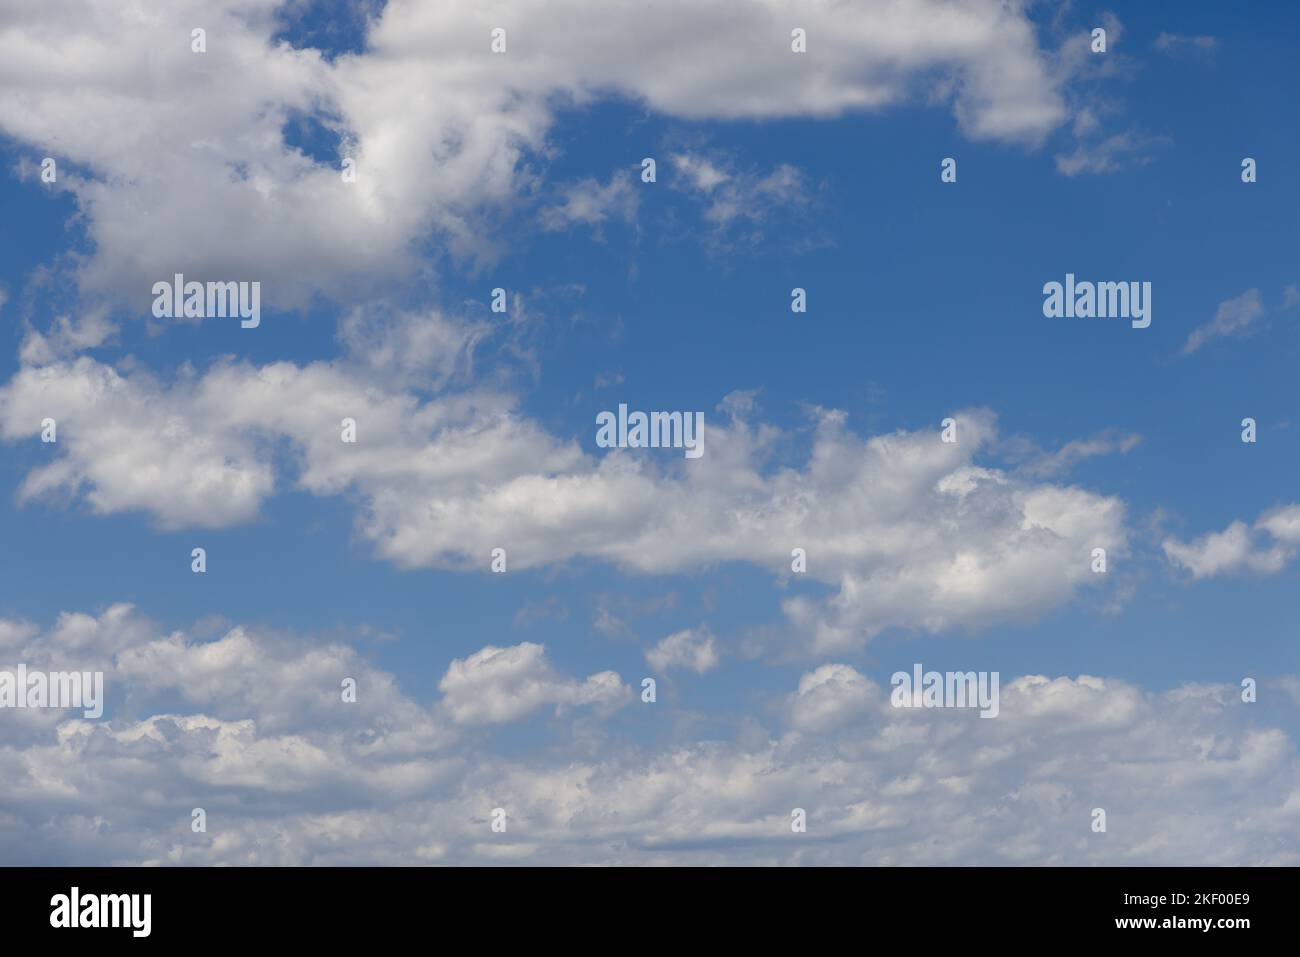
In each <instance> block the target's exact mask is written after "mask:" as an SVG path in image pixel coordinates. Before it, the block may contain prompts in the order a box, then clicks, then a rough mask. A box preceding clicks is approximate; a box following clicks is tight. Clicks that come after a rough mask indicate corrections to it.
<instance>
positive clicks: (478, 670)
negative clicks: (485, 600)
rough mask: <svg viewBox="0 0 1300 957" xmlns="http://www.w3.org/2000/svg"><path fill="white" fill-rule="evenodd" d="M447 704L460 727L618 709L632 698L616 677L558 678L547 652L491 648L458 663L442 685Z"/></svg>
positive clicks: (526, 644)
mask: <svg viewBox="0 0 1300 957" xmlns="http://www.w3.org/2000/svg"><path fill="white" fill-rule="evenodd" d="M438 690H439V691H441V692H442V694H443V698H442V704H443V707H444V708H445V709H446V711H447V713H448V715H450V717H451V720H452V721H454V722H455V723H456V724H500V723H503V722H507V721H517V720H519V719H520V718H523V717H525V716H527V715H529V714H532V713H533V712H534V711H537V710H538V709H540V708H542V707H545V706H548V705H554V706H555V707H556V708H566V707H576V706H578V705H599V706H603V707H606V708H608V707H610V706H617V705H618V704H620V703H623V702H624V701H625V700H626V699H627V698H628V696H629V695H630V694H631V690H630V689H629V688H628V686H627V685H625V684H623V682H622V681H621V680H620V678H619V676H618V675H617V674H616V673H614V672H612V671H602V672H600V673H599V674H594V675H591V676H590V677H588V678H587V679H586V680H585V681H575V680H573V679H569V678H564V677H562V676H561V675H559V674H557V673H556V672H555V670H554V669H553V668H552V667H551V665H550V663H549V662H548V661H547V660H546V649H545V648H543V647H542V646H541V645H537V644H533V643H532V642H529V641H525V642H523V643H522V644H518V645H514V646H513V647H510V648H497V647H494V646H492V645H488V646H487V647H486V648H483V649H482V650H481V651H477V652H475V653H474V654H472V655H470V656H469V657H468V658H465V659H463V660H462V659H460V658H457V659H456V660H455V661H453V662H452V663H451V666H450V667H448V669H447V673H446V674H445V675H443V677H442V680H441V681H440V682H439V683H438Z"/></svg>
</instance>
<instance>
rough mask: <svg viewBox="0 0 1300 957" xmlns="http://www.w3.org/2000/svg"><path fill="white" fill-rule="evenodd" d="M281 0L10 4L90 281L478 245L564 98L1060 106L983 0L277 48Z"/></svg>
mask: <svg viewBox="0 0 1300 957" xmlns="http://www.w3.org/2000/svg"><path fill="white" fill-rule="evenodd" d="M279 5H280V4H279V3H278V2H277V0H219V2H215V3H214V2H211V0H178V2H175V3H169V4H168V5H167V6H166V8H165V9H153V8H148V9H146V8H145V7H132V6H130V5H127V6H123V5H122V4H120V3H115V2H110V0H51V2H48V3H43V4H40V5H38V6H33V5H31V4H27V3H23V2H21V0H4V2H2V3H0V24H3V26H0V83H3V85H4V86H5V88H6V89H7V90H8V91H10V93H11V95H10V96H6V97H5V98H4V99H3V101H0V131H3V132H4V133H5V134H7V135H9V136H11V137H13V138H14V139H15V140H17V141H19V142H20V143H25V144H30V145H31V146H32V147H33V148H35V149H38V150H40V151H42V152H41V153H40V154H38V155H37V156H35V157H34V159H39V157H40V156H43V155H46V152H48V153H49V154H50V155H53V156H54V157H55V158H56V159H57V160H58V161H59V162H60V164H61V169H62V175H61V177H60V181H59V184H58V188H61V189H66V190H69V191H70V192H71V193H72V194H73V195H74V196H75V197H76V200H77V202H78V204H79V206H80V208H81V211H82V213H83V214H84V222H85V225H86V229H87V231H88V234H89V238H90V240H91V242H92V244H93V247H94V254H93V256H92V257H91V258H90V259H89V261H88V262H87V263H86V265H85V269H84V272H83V273H82V280H83V286H84V289H85V290H86V291H87V292H89V293H98V294H105V295H109V296H114V297H115V298H116V299H117V300H118V301H119V302H123V303H125V304H126V305H128V306H129V307H130V308H131V309H132V310H133V311H135V312H136V313H142V312H144V310H145V309H146V308H147V306H148V302H149V298H148V290H149V289H150V286H151V285H152V283H153V282H155V281H157V280H159V279H162V278H166V277H169V276H170V275H171V274H172V273H173V272H177V271H179V272H184V273H186V274H187V275H188V276H189V277H190V278H198V279H238V280H261V281H264V284H265V288H264V295H265V296H266V298H267V301H268V302H272V303H278V304H297V305H303V304H306V303H307V302H309V301H310V299H311V297H312V296H313V295H314V294H316V293H324V294H326V295H331V296H335V297H339V298H343V299H347V300H350V301H353V302H357V301H360V300H361V299H362V298H363V297H366V296H368V295H370V294H372V293H373V292H374V291H375V289H377V288H381V287H382V286H383V284H385V283H390V282H392V281H393V280H394V279H396V278H399V277H403V276H409V275H411V274H412V272H413V270H414V268H415V264H416V261H417V244H418V243H420V242H421V241H422V240H424V239H425V238H427V237H430V236H433V237H436V238H437V239H438V240H439V241H440V243H441V245H442V246H443V248H450V249H452V250H453V251H455V252H457V253H458V254H474V255H480V254H482V255H490V254H491V253H492V250H493V248H494V244H493V239H492V237H491V236H489V235H485V234H486V233H487V232H490V230H487V229H486V227H487V224H488V220H487V219H485V218H484V216H485V214H487V213H488V212H489V211H490V210H492V209H500V208H504V207H506V206H508V205H510V204H512V203H514V202H515V201H516V198H517V196H518V195H519V194H520V192H521V191H523V190H522V188H524V187H526V186H527V185H528V183H529V180H530V179H531V177H533V176H534V175H535V173H533V172H532V171H530V170H529V169H527V168H526V167H525V164H524V163H523V162H522V160H523V158H524V157H525V154H526V153H528V152H529V151H532V150H540V149H542V148H543V147H544V146H545V141H546V135H547V132H548V130H549V128H550V125H551V122H552V119H553V115H554V111H555V109H556V108H557V105H558V104H574V103H579V104H581V103H585V102H588V101H590V100H592V99H593V98H596V97H599V96H603V95H607V94H616V95H621V96H626V97H629V98H632V99H634V100H638V101H642V102H644V103H645V104H646V105H647V106H648V107H650V108H651V109H653V110H655V111H658V112H661V113H664V114H667V115H671V116H679V117H688V118H692V119H705V118H712V119H736V118H763V117H785V116H832V115H836V114H839V113H842V112H844V111H847V110H864V109H879V108H882V107H886V106H889V105H891V104H895V103H898V102H900V101H902V100H903V99H905V98H906V97H907V96H908V95H909V94H910V93H911V92H912V91H913V90H914V89H915V88H916V87H917V86H918V85H920V86H922V87H925V86H926V85H927V84H928V85H929V86H930V87H931V88H932V89H931V93H932V94H935V95H942V96H943V97H945V98H947V99H949V100H950V101H951V103H952V105H953V109H954V111H955V113H956V116H957V118H958V121H959V123H960V125H961V127H962V128H963V129H964V131H965V132H966V133H967V134H968V135H970V136H972V137H979V138H996V139H1006V140H1023V141H1029V142H1037V141H1039V140H1041V139H1042V137H1043V136H1044V135H1045V134H1046V133H1047V132H1048V131H1050V130H1051V129H1052V128H1053V127H1055V126H1056V125H1057V124H1058V123H1060V122H1061V121H1062V120H1063V119H1064V108H1063V106H1062V102H1061V97H1060V94H1059V93H1058V92H1057V90H1056V80H1055V77H1054V76H1053V75H1052V74H1051V73H1050V72H1049V70H1048V68H1047V65H1046V63H1047V59H1048V57H1047V55H1046V54H1045V53H1044V52H1043V51H1041V50H1040V49H1039V47H1038V43H1037V40H1036V37H1035V33H1034V28H1033V26H1032V24H1031V23H1030V22H1029V21H1028V19H1027V18H1026V17H1025V15H1024V13H1023V11H1021V10H1020V9H1019V8H1018V7H1017V6H1015V5H1007V4H1004V3H1000V2H996V0H917V2H914V3H909V4H897V3H890V2H883V0H882V2H870V3H857V4H850V5H836V4H815V5H811V6H809V5H806V4H801V3H796V2H794V0H778V2H758V0H742V2H740V3H736V2H734V0H708V2H700V0H664V2H659V3H656V4H655V5H654V8H653V10H647V8H646V7H645V5H644V4H642V3H640V2H639V0H612V2H611V0H600V2H594V0H558V2H554V3H548V4H545V5H537V4H522V5H521V4H518V3H515V2H510V0H472V2H471V0H455V2H444V3H438V4H427V3H421V2H406V0H392V2H389V3H387V4H386V5H385V6H384V8H383V10H382V12H381V13H380V14H379V16H378V18H377V19H376V20H374V21H373V23H372V25H371V27H370V30H369V34H368V36H367V39H366V44H365V47H364V49H363V50H362V51H361V52H358V53H346V54H342V55H339V56H337V57H334V58H333V59H326V58H324V57H322V56H321V55H320V53H319V52H318V51H316V50H312V49H294V48H292V47H291V46H290V45H289V44H288V43H286V42H278V43H272V41H271V38H272V37H273V36H274V35H276V33H277V30H278V29H279V27H280V22H279V21H278V20H277V18H276V11H277V8H278V7H279ZM196 25H202V27H203V28H204V29H205V30H206V31H207V52H206V53H202V54H199V53H193V52H191V50H190V31H191V29H193V28H194V27H195V26H196ZM498 26H501V27H505V28H506V29H507V32H508V52H507V53H505V54H501V55H494V54H493V53H491V52H490V50H489V32H490V30H491V29H492V28H494V27H498ZM795 26H799V27H802V28H803V29H805V30H807V32H808V37H809V41H808V42H809V52H808V53H807V54H802V55H798V54H793V53H791V52H790V31H791V29H792V28H793V27H795ZM303 117H306V118H309V119H310V120H311V121H314V122H315V123H316V124H317V126H318V127H319V129H320V130H321V131H323V133H324V134H326V137H327V138H328V137H329V136H333V137H336V138H337V139H338V144H339V145H338V147H337V151H338V152H339V153H342V154H345V155H347V156H350V157H352V158H354V159H355V160H356V161H357V164H358V165H357V169H358V177H357V180H356V182H355V183H350V184H349V183H344V182H343V181H342V179H341V177H340V175H339V167H338V159H337V158H336V157H332V156H331V157H327V158H326V161H322V162H318V161H317V160H316V159H315V158H313V157H312V156H309V155H307V154H306V153H304V152H302V151H301V150H299V149H297V148H294V147H291V146H290V145H288V143H287V142H286V138H285V136H284V133H283V130H284V128H285V127H286V125H287V124H290V123H298V122H299V121H300V120H301V119H302V118H303ZM329 149H334V147H329ZM33 168H34V167H33V166H32V164H30V163H29V164H28V169H29V171H30V170H31V169H33ZM29 175H34V174H32V173H30V172H29ZM564 209H565V210H567V212H568V214H569V215H570V218H577V219H579V220H582V219H584V218H586V219H589V218H590V216H591V215H593V214H592V212H591V207H590V206H588V205H584V204H583V203H579V204H578V205H576V206H575V205H574V204H573V203H570V204H569V205H567V206H566V207H564Z"/></svg>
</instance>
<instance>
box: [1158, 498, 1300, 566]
mask: <svg viewBox="0 0 1300 957" xmlns="http://www.w3.org/2000/svg"><path fill="white" fill-rule="evenodd" d="M1268 539H1272V543H1271V544H1269V543H1268V541H1267V540H1268ZM1161 547H1162V548H1163V549H1164V553H1165V555H1166V556H1167V557H1168V558H1169V560H1170V561H1171V562H1173V563H1174V564H1176V565H1178V566H1179V567H1181V568H1184V569H1186V570H1187V571H1189V572H1191V573H1192V577H1193V578H1210V577H1212V576H1215V575H1222V574H1229V573H1232V572H1242V571H1245V572H1256V573H1259V574H1266V575H1267V574H1272V573H1274V572H1277V571H1281V570H1282V568H1283V567H1285V565H1286V563H1287V562H1289V561H1290V560H1291V559H1292V558H1293V557H1294V556H1295V553H1296V549H1297V547H1300V505H1287V506H1283V507H1280V508H1275V509H1272V510H1271V511H1268V512H1265V513H1264V514H1263V515H1261V516H1260V517H1259V519H1258V520H1257V521H1256V522H1255V524H1254V526H1253V527H1251V526H1247V525H1246V523H1245V522H1240V521H1238V522H1233V523H1232V524H1231V525H1229V526H1228V527H1227V528H1225V529H1224V530H1223V531H1221V532H1210V533H1209V534H1206V535H1203V536H1201V537H1200V538H1197V539H1194V540H1192V541H1190V542H1183V541H1181V540H1179V539H1177V538H1173V537H1170V538H1166V539H1165V540H1164V541H1163V542H1162V543H1161Z"/></svg>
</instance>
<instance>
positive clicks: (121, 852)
mask: <svg viewBox="0 0 1300 957" xmlns="http://www.w3.org/2000/svg"><path fill="white" fill-rule="evenodd" d="M0 647H8V648H14V647H18V648H19V650H20V651H21V652H23V653H26V652H28V651H30V652H34V653H36V654H47V653H48V654H50V655H52V657H50V658H46V659H41V660H46V661H51V662H53V661H58V662H60V663H62V664H64V665H65V666H68V667H71V666H74V664H76V663H79V662H82V661H87V662H89V661H92V660H100V661H102V662H103V665H104V667H105V668H106V670H107V672H108V674H107V680H106V685H107V687H108V688H110V689H112V693H111V696H110V697H111V700H112V702H113V705H112V710H111V711H110V712H109V713H106V716H105V719H104V720H101V721H85V720H81V719H80V718H79V717H69V716H67V715H66V714H65V713H62V712H45V713H44V716H45V718H46V719H47V720H46V721H45V722H44V723H43V724H40V725H31V724H28V725H19V724H17V723H16V722H13V721H9V720H6V721H5V722H4V724H3V726H0V775H3V779H4V780H5V782H6V784H5V788H4V789H3V791H2V792H0V849H3V853H4V857H5V860H7V861H10V862H12V863H16V864H23V863H36V862H40V863H44V864H50V863H56V864H57V863H71V862H76V863H78V864H82V865H85V864H96V863H102V864H109V863H116V864H132V863H148V864H217V863H221V864H248V865H270V864H320V865H327V864H339V863H344V862H350V863H353V864H357V863H368V864H370V863H377V864H401V863H408V864H409V863H423V862H429V861H437V862H442V863H491V862H493V861H503V860H504V861H510V860H517V859H521V858H534V859H539V860H540V859H544V860H546V861H547V862H549V863H557V864H579V863H582V864H587V863H597V864H599V863H604V864H638V863H669V862H677V863H696V864H710V863H724V862H725V863H733V864H734V863H743V864H775V863H801V864H969V863H984V864H987V863H990V862H993V863H1000V864H1078V865H1095V864H1110V865H1134V864H1146V865H1155V864H1167V865H1168V864H1172V865H1178V864H1193V863H1194V864H1198V865H1205V864H1212V865H1231V864H1276V865H1294V864H1296V863H1300V845H1297V843H1296V839H1295V835H1296V833H1297V826H1296V825H1297V822H1298V818H1297V815H1298V814H1300V800H1298V799H1297V797H1296V796H1297V795H1298V794H1300V765H1298V764H1297V761H1296V757H1295V741H1294V738H1293V737H1292V736H1290V735H1288V733H1287V732H1286V731H1284V730H1283V729H1282V727H1280V726H1278V724H1277V723H1276V719H1277V718H1278V717H1281V716H1283V715H1284V713H1285V714H1290V715H1292V717H1293V716H1294V710H1291V711H1289V712H1288V711H1285V709H1288V708H1291V709H1293V707H1294V706H1293V705H1292V704H1291V703H1290V701H1289V699H1288V698H1287V696H1286V695H1281V696H1277V700H1276V701H1274V702H1273V704H1271V705H1270V704H1267V703H1264V700H1263V699H1261V703H1260V704H1257V705H1242V704H1241V703H1240V698H1239V695H1238V690H1239V689H1237V688H1236V686H1235V684H1233V683H1228V684H1224V685H1183V686H1181V687H1177V688H1175V689H1173V690H1171V691H1168V692H1164V693H1153V692H1150V691H1146V690H1143V689H1141V688H1139V687H1137V686H1135V685H1132V684H1129V683H1127V682H1124V681H1119V680H1116V679H1114V678H1102V677H1092V676H1087V675H1080V676H1077V677H1068V676H1056V677H1046V676H1041V675H1030V676H1025V677H1021V678H1017V679H1014V680H1009V681H1005V682H1004V683H1003V686H1002V693H1001V709H1000V713H999V716H998V717H997V718H996V719H995V720H981V719H979V718H978V716H977V715H976V714H975V713H974V712H972V711H963V710H937V711H936V710H914V711H913V710H905V709H895V708H892V707H890V706H889V697H888V692H887V691H885V690H883V689H881V688H880V687H878V686H877V685H876V684H875V683H874V682H872V681H871V680H870V679H868V678H866V677H864V676H863V675H861V674H860V673H858V672H857V671H855V670H854V669H852V668H850V667H848V666H845V665H824V666H821V667H818V668H816V669H814V670H813V671H811V672H808V673H806V674H804V675H803V676H802V677H801V678H800V679H799V680H798V689H797V691H795V692H794V693H793V694H791V695H790V696H789V699H788V702H787V704H788V708H787V711H786V724H785V726H784V727H783V726H781V725H780V724H778V725H775V726H773V727H770V728H766V729H763V733H760V734H755V735H748V736H743V737H742V738H741V739H739V740H735V741H725V740H712V741H696V740H689V739H682V738H680V737H678V736H673V735H669V736H667V737H665V738H663V739H662V740H658V741H656V742H655V743H654V744H638V743H637V742H636V741H634V740H631V739H629V738H626V737H624V736H622V735H621V734H619V733H617V732H616V731H615V730H614V729H613V728H612V727H611V728H608V729H607V732H606V734H604V735H602V736H599V737H596V738H590V739H588V740H587V741H586V742H584V743H583V744H580V745H579V744H576V743H575V742H574V740H573V735H572V730H571V729H567V728H561V729H555V733H554V737H553V740H551V741H550V742H549V743H547V744H543V745H539V746H538V747H534V748H531V749H530V751H529V753H528V754H527V755H526V756H521V755H519V754H517V753H511V752H510V751H509V750H508V749H507V750H506V751H501V750H499V749H498V748H497V747H496V746H495V745H494V743H493V741H492V740H491V739H483V738H482V737H481V736H477V735H476V736H474V737H473V738H472V739H469V738H464V737H462V736H461V733H460V732H458V730H457V729H456V728H455V727H449V726H448V725H447V723H446V721H445V720H444V719H445V718H446V717H448V716H449V715H450V713H451V711H452V710H453V709H451V708H450V707H448V706H445V702H444V705H436V704H435V705H432V706H429V707H424V706H421V705H419V704H416V703H415V702H413V701H411V700H410V699H409V698H407V697H406V696H404V695H403V694H402V692H401V691H400V690H399V689H398V688H397V687H396V686H395V684H394V683H393V681H392V678H391V676H388V675H386V674H384V673H383V672H380V671H378V670H376V669H374V668H373V667H372V666H369V665H367V664H366V663H365V662H364V661H363V660H362V659H360V658H359V656H357V655H356V653H355V652H354V651H353V650H352V649H351V648H350V647H348V646H346V645H343V644H335V643H331V644H325V645H320V644H318V643H315V642H313V641H311V640H309V639H305V638H303V639H289V638H276V637H274V636H268V635H266V634H265V633H264V632H262V631H260V630H259V629H255V628H251V627H248V626H238V625H237V626H233V627H231V628H230V629H229V630H227V631H226V633H225V634H224V635H223V636H222V637H220V638H218V639H216V640H214V641H202V640H198V639H195V638H193V637H190V636H186V635H184V634H183V633H173V634H170V635H160V634H159V633H158V632H157V631H156V630H155V629H154V627H153V626H151V625H150V624H149V623H148V622H146V621H145V620H144V619H142V618H140V617H139V616H138V615H137V614H136V613H134V612H133V611H132V610H131V609H130V608H129V607H128V606H114V607H113V608H111V609H109V610H107V611H106V612H104V613H103V614H102V615H100V616H88V615H83V614H67V615H64V616H62V617H61V618H60V620H59V622H58V623H57V624H56V625H55V626H53V627H51V628H50V629H48V630H43V629H41V628H40V627H39V626H33V625H30V624H27V623H21V622H0ZM536 648H537V646H531V648H530V647H529V646H527V645H522V646H516V647H515V648H513V649H484V651H483V652H480V653H479V654H478V655H475V656H471V657H470V658H469V659H464V660H462V661H460V662H457V663H453V665H452V667H451V668H450V669H449V670H448V673H447V676H448V677H447V679H444V681H446V680H448V679H451V680H452V683H453V684H455V685H456V688H455V691H454V693H455V694H456V695H460V696H461V698H460V699H459V701H458V702H457V704H456V706H455V707H457V708H461V707H463V708H468V709H469V711H468V715H469V716H470V717H472V718H474V719H479V718H482V719H484V720H496V719H497V718H500V717H502V716H503V715H507V714H512V713H513V712H514V711H516V710H517V709H515V708H514V706H512V705H510V704H509V703H507V702H506V700H505V699H506V698H507V697H509V696H510V695H511V694H512V693H517V694H522V695H523V696H524V697H525V698H526V699H527V700H528V701H530V702H531V701H539V702H540V703H539V704H537V705H536V707H550V706H552V705H553V704H555V703H556V702H557V698H558V699H564V700H566V701H578V700H581V699H586V698H601V697H602V696H603V694H604V692H603V691H595V692H593V691H584V690H583V689H584V688H587V687H588V685H589V684H591V683H592V679H588V681H587V682H578V681H574V680H571V679H565V678H557V677H556V676H555V675H554V674H553V673H552V672H551V670H550V668H549V665H547V664H546V662H545V658H544V657H543V656H542V655H541V654H540V651H539V650H536V651H535V650H532V649H536ZM73 649H75V650H76V652H77V654H76V655H72V651H73ZM78 656H81V657H78ZM96 656H99V657H98V658H96ZM503 656H504V658H503ZM470 661H474V662H475V664H473V665H470V664H469V662H470ZM295 662H297V663H299V664H300V665H301V667H294V664H295ZM458 665H459V666H460V670H458ZM259 669H264V670H262V671H259ZM340 672H347V673H350V674H353V675H355V676H356V677H357V678H358V685H359V691H360V694H359V696H358V701H357V703H356V704H345V703H343V702H342V701H341V700H340V699H339V696H338V680H337V679H338V676H339V673H340ZM453 675H456V676H457V677H456V678H455V679H452V676H453ZM594 677H595V676H594ZM462 679H463V680H462ZM1287 682H1290V683H1291V684H1294V683H1295V682H1294V677H1293V676H1279V678H1278V679H1276V683H1277V684H1278V685H1279V686H1282V687H1286V686H1287ZM259 683H260V684H261V685H262V686H263V687H261V688H257V687H255V686H256V685H258V684H259ZM556 685H558V686H559V688H560V690H559V691H555V690H553V689H554V686H556ZM538 687H541V688H542V689H544V690H542V691H538V690H536V689H537V688H538ZM222 688H225V689H229V693H228V694H222V693H221V691H220V689H222ZM511 689H513V690H511ZM546 689H550V690H546ZM277 692H278V694H279V695H280V696H283V700H281V699H279V698H277ZM480 694H481V695H483V696H485V697H486V699H487V700H486V701H485V702H483V703H481V704H475V703H474V701H473V698H474V697H475V696H477V695H480ZM286 701H287V702H288V703H289V704H288V705H286ZM304 704H306V705H308V706H307V707H306V708H303V707H302V706H303V705H304ZM1269 708H1272V709H1273V710H1268V709H1269ZM1277 709H1283V711H1281V712H1280V711H1279V710H1277ZM13 714H17V712H14V713H13ZM11 716H12V715H11ZM295 716H296V717H295ZM195 806H202V807H204V808H205V809H206V810H207V811H208V822H209V831H208V833H205V834H194V833H192V832H191V831H190V829H189V826H188V825H189V814H190V809H191V808H193V807H195ZM494 807H504V808H506V809H507V810H508V813H509V815H510V830H509V833H508V834H507V835H491V837H489V835H490V834H491V832H490V820H489V815H490V811H491V809H492V808H494ZM793 807H803V808H805V809H807V811H808V815H809V818H808V820H809V834H808V835H807V839H804V838H801V837H799V836H794V835H791V833H790V828H789V820H790V817H789V815H790V809H791V808H793ZM1094 807H1104V808H1106V810H1107V823H1108V833H1107V835H1106V836H1105V840H1100V839H1096V840H1094V839H1090V833H1089V831H1088V824H1089V822H1090V820H1091V818H1090V812H1091V809H1092V808H1094Z"/></svg>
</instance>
